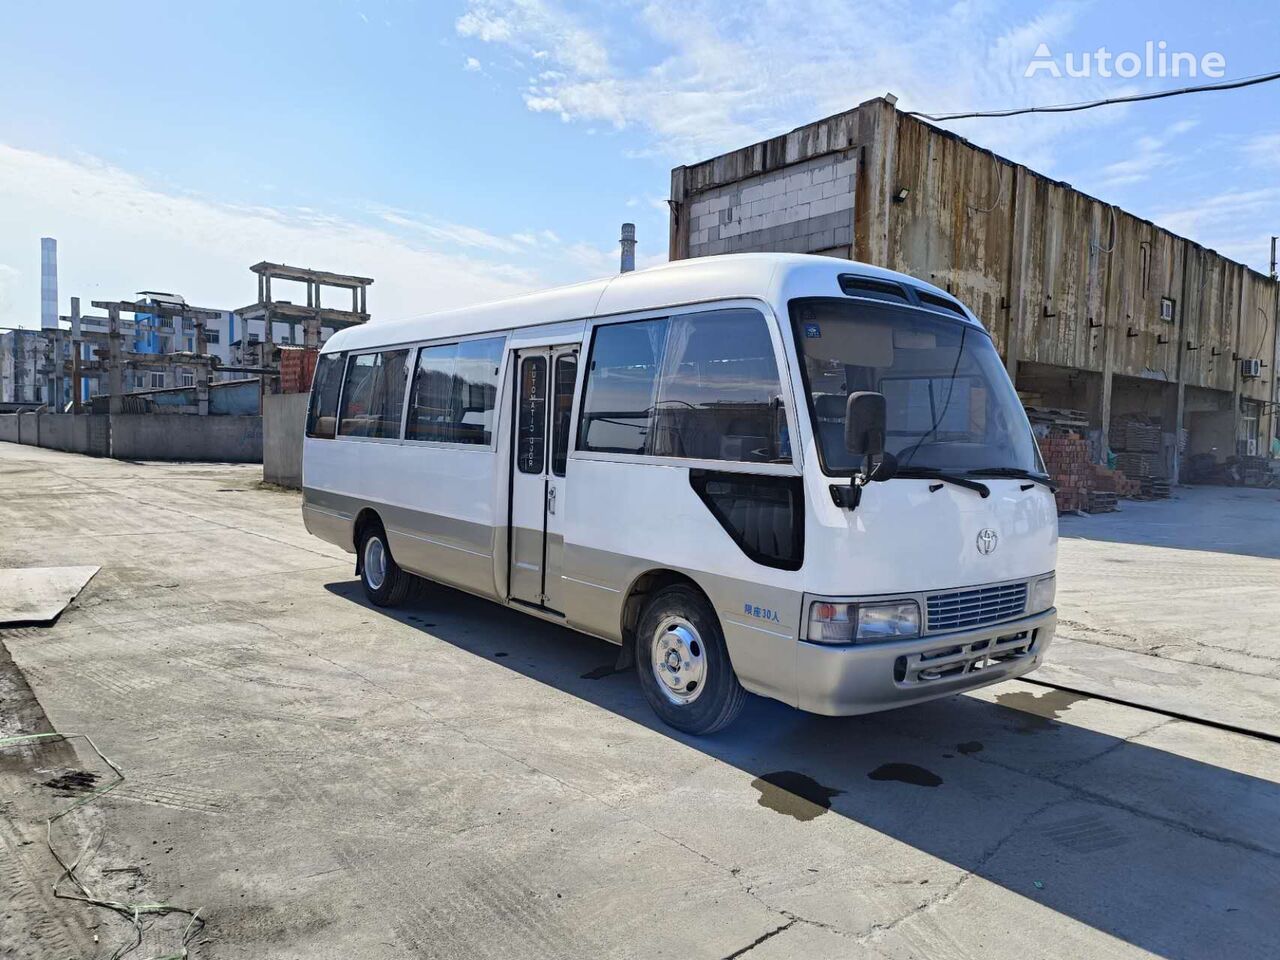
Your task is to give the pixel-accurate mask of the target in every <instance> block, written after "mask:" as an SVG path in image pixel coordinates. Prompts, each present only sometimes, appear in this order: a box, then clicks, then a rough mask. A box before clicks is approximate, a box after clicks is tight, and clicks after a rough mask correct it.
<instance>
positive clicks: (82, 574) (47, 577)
mask: <svg viewBox="0 0 1280 960" xmlns="http://www.w3.org/2000/svg"><path fill="white" fill-rule="evenodd" d="M98 570H99V568H98V567H24V568H21V569H9V570H0V627H5V626H13V625H14V624H41V623H52V622H53V621H54V620H57V619H58V616H59V615H60V614H61V613H62V611H63V610H65V609H67V605H68V604H69V603H71V601H72V600H74V599H75V598H76V597H77V596H78V595H79V593H80V591H81V590H83V589H84V588H85V585H86V584H87V583H88V582H89V581H90V580H92V579H93V576H94V574H96V573H97V572H98Z"/></svg>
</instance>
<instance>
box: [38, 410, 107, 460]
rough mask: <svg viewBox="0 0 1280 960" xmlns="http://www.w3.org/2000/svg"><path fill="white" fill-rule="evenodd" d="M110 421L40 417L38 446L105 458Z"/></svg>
mask: <svg viewBox="0 0 1280 960" xmlns="http://www.w3.org/2000/svg"><path fill="white" fill-rule="evenodd" d="M110 419H111V418H110V417H108V416H107V415H106V414H85V415H82V416H75V415H72V414H69V413H43V414H40V420H39V437H38V445H39V446H42V447H48V448H49V449H50V450H65V451H67V452H68V453H84V454H88V455H90V456H94V457H105V456H109V455H110V452H111V450H110V436H111V425H110Z"/></svg>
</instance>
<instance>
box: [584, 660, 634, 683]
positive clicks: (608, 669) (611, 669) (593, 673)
mask: <svg viewBox="0 0 1280 960" xmlns="http://www.w3.org/2000/svg"><path fill="white" fill-rule="evenodd" d="M625 672H626V671H625V670H619V669H618V668H617V667H615V666H614V665H613V664H612V663H606V664H604V665H602V666H599V667H595V668H593V669H591V670H588V671H587V672H586V673H584V674H583V675H582V679H583V680H603V679H604V678H605V677H611V676H613V675H614V674H615V673H625Z"/></svg>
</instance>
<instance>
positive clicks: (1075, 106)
mask: <svg viewBox="0 0 1280 960" xmlns="http://www.w3.org/2000/svg"><path fill="white" fill-rule="evenodd" d="M1273 80H1280V71H1277V72H1275V73H1260V74H1257V75H1255V76H1252V77H1243V78H1242V79H1240V80H1224V81H1222V82H1221V83H1204V84H1199V85H1198V86H1193V87H1179V88H1178V89H1176V90H1159V91H1156V92H1155V93H1134V94H1130V95H1129V96H1127V97H1108V98H1107V99H1105V100H1085V101H1081V102H1079V103H1055V104H1050V105H1048V106H1043V107H1012V108H1010V109H1008V110H970V111H966V112H964V113H925V112H924V111H923V110H908V111H905V112H906V114H907V116H909V117H919V118H920V119H922V120H932V121H934V122H935V123H941V122H943V121H945V120H969V119H972V118H979V117H1018V116H1022V115H1023V114H1028V113H1076V112H1077V111H1080V110H1092V109H1093V108H1094V107H1108V106H1111V105H1113V104H1117V103H1138V102H1140V101H1143V100H1163V99H1165V98H1166V97H1181V96H1185V95H1186V94H1189V93H1212V92H1214V91H1215V90H1238V89H1240V88H1241V87H1252V86H1256V85H1257V84H1260V83H1270V82H1271V81H1273Z"/></svg>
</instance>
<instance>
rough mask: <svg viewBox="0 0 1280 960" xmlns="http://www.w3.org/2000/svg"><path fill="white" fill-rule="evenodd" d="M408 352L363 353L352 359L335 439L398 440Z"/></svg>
mask: <svg viewBox="0 0 1280 960" xmlns="http://www.w3.org/2000/svg"><path fill="white" fill-rule="evenodd" d="M408 359H409V351H408V350H386V351H383V352H382V353H362V354H358V355H357V356H355V357H353V358H352V361H351V365H350V366H349V367H348V368H347V376H346V382H345V385H344V386H343V389H342V410H341V412H340V413H339V415H338V435H339V436H343V437H376V438H379V439H383V440H398V439H399V438H400V418H401V414H402V407H403V404H404V388H405V379H406V367H407V362H408Z"/></svg>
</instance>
